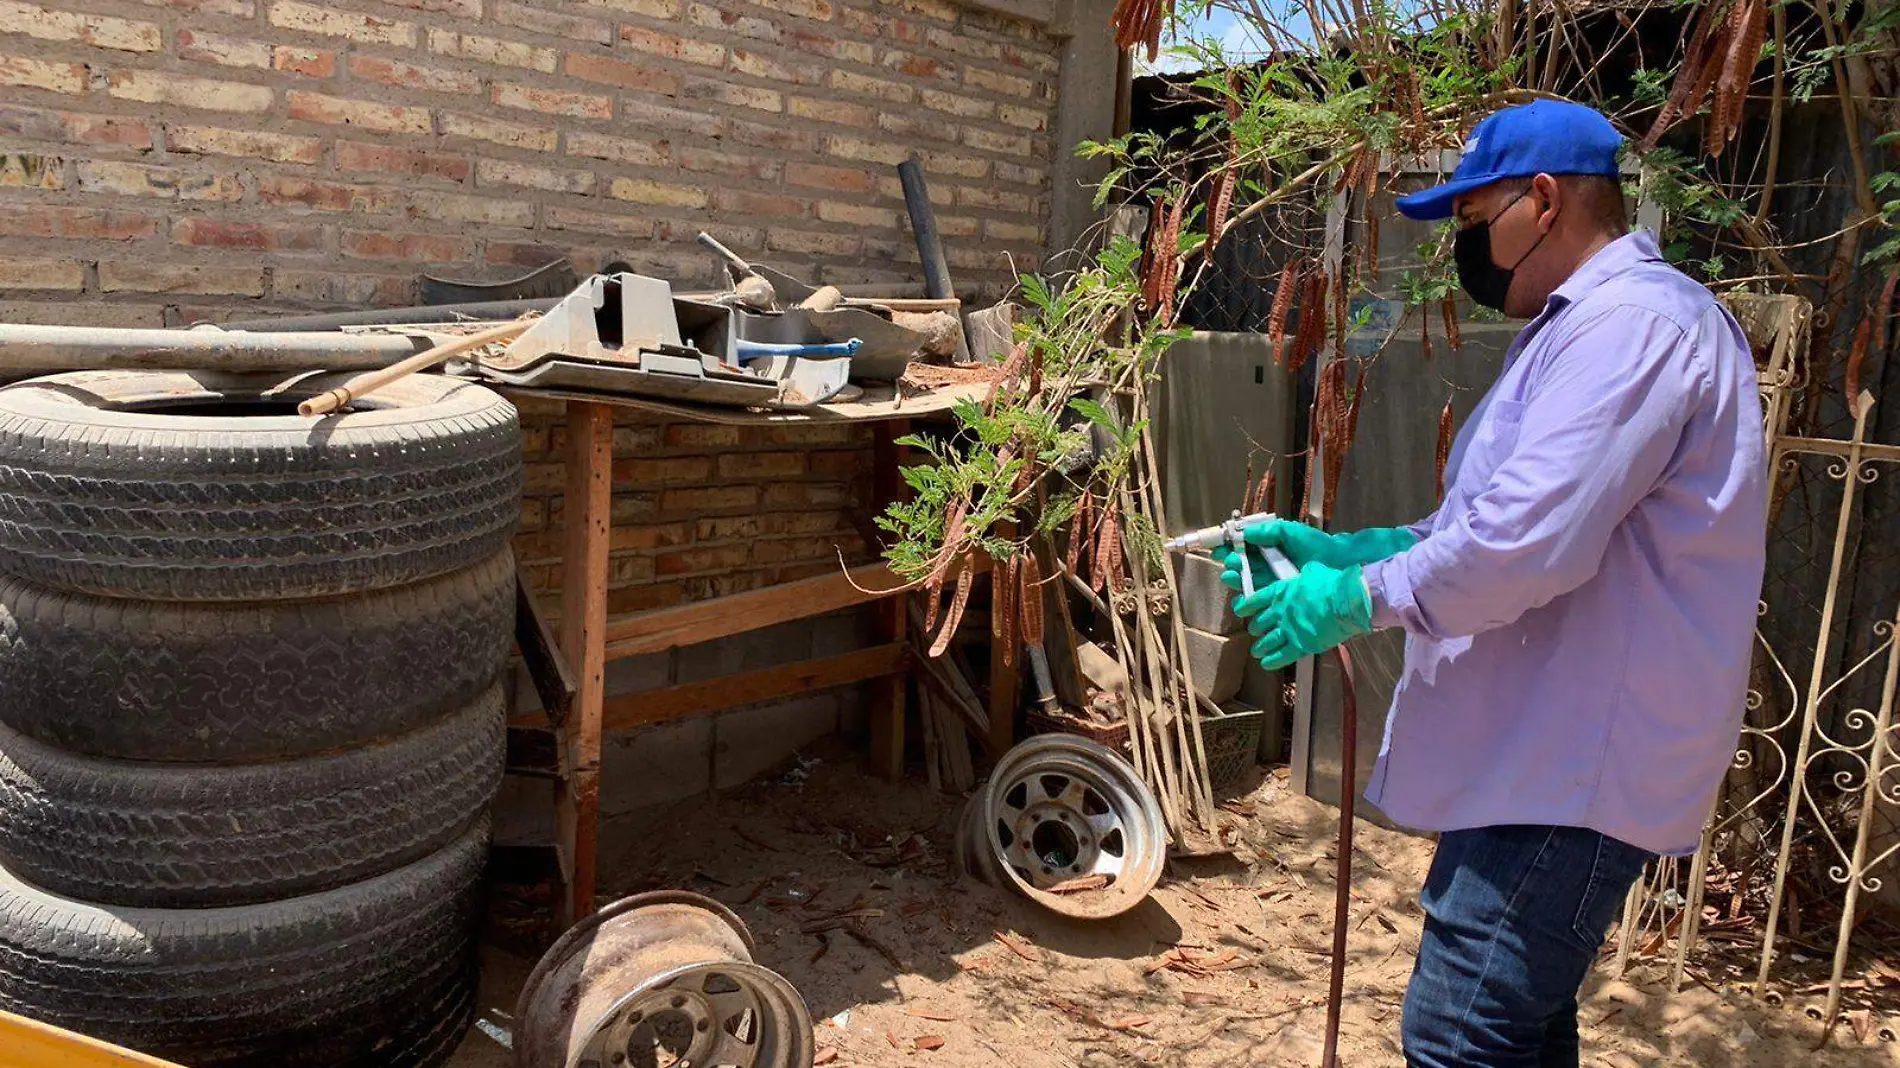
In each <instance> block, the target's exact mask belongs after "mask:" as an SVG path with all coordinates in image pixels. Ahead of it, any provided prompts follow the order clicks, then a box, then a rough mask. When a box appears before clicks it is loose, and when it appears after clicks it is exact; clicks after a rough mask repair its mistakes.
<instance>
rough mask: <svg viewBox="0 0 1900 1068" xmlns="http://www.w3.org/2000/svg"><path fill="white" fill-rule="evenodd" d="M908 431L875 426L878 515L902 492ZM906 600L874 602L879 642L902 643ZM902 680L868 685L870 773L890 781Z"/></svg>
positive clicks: (894, 772)
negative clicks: (901, 451)
mask: <svg viewBox="0 0 1900 1068" xmlns="http://www.w3.org/2000/svg"><path fill="white" fill-rule="evenodd" d="M909 429H910V423H909V420H892V421H889V422H880V423H878V424H877V440H876V444H875V446H874V451H873V454H872V456H873V460H874V466H873V469H872V471H873V473H872V506H873V508H874V509H875V510H876V511H879V512H882V511H883V509H884V506H885V505H887V504H889V503H890V502H892V501H894V500H897V499H898V495H899V494H900V493H902V492H903V490H904V478H903V475H902V474H900V473H899V467H900V465H901V463H902V460H901V458H900V457H899V455H898V446H897V439H898V438H900V437H902V436H903V435H904V434H906V433H908V432H909ZM906 597H907V595H905V594H898V595H897V596H895V597H886V598H885V599H884V600H882V601H880V602H878V606H877V612H878V632H879V640H880V641H885V642H901V641H903V640H904V635H905V631H906V630H907V629H908V627H909V623H910V620H909V615H908V613H907V612H906V611H905V607H904V605H905V600H906ZM906 680H907V676H905V675H893V676H891V677H890V678H888V679H879V680H878V681H877V682H875V683H872V684H871V710H870V711H871V714H870V721H871V723H870V726H871V770H872V772H873V773H875V774H877V775H879V776H881V777H883V778H885V779H889V780H891V781H893V782H895V781H896V780H897V779H899V778H901V777H902V776H903V774H904V688H905V685H906Z"/></svg>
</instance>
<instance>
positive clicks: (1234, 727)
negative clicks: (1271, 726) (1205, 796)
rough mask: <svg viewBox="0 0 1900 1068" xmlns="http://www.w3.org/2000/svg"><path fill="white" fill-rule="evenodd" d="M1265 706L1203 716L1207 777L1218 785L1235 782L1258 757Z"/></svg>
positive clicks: (1202, 738) (1264, 720)
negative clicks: (1220, 714)
mask: <svg viewBox="0 0 1900 1068" xmlns="http://www.w3.org/2000/svg"><path fill="white" fill-rule="evenodd" d="M1266 715H1267V713H1266V712H1265V710H1263V709H1252V710H1249V711H1246V712H1229V713H1228V714H1226V715H1224V716H1204V717H1202V719H1201V744H1202V745H1204V746H1205V747H1206V748H1207V779H1208V783H1209V784H1210V785H1212V786H1213V787H1214V788H1215V789H1219V788H1221V787H1225V786H1228V785H1231V784H1232V783H1234V782H1235V781H1236V780H1238V779H1239V778H1240V777H1241V776H1242V775H1245V774H1246V773H1247V769H1248V768H1251V767H1253V766H1254V764H1255V762H1256V761H1257V759H1258V757H1257V751H1258V750H1259V748H1260V731H1261V729H1262V728H1263V727H1265V726H1266Z"/></svg>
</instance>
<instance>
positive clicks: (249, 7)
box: [139, 0, 257, 19]
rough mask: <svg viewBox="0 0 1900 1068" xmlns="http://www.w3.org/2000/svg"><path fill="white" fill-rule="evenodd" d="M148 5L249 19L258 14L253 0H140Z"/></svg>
mask: <svg viewBox="0 0 1900 1068" xmlns="http://www.w3.org/2000/svg"><path fill="white" fill-rule="evenodd" d="M139 3H141V4H144V5H145V6H147V7H168V8H171V9H172V10H173V11H191V12H203V13H205V14H208V15H230V16H231V17H232V18H239V19H248V18H255V17H256V16H257V6H256V5H255V4H253V3H252V2H251V0H139Z"/></svg>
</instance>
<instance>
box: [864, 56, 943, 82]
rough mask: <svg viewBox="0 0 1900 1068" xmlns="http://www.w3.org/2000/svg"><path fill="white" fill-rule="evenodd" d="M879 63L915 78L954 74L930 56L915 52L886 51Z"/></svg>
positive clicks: (887, 68) (888, 68) (885, 67)
mask: <svg viewBox="0 0 1900 1068" xmlns="http://www.w3.org/2000/svg"><path fill="white" fill-rule="evenodd" d="M879 65H880V66H882V67H883V68H884V69H885V70H894V71H896V72H897V73H899V74H908V75H910V76H911V77H913V78H943V79H949V78H951V77H953V76H954V75H953V74H952V72H950V71H949V70H947V69H945V68H944V67H943V66H942V65H941V64H939V63H938V62H937V61H936V60H934V59H931V58H930V57H929V56H920V55H917V54H916V53H914V52H886V53H884V57H883V59H881V60H880V61H879Z"/></svg>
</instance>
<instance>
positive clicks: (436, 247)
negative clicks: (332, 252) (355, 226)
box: [340, 230, 475, 263]
mask: <svg viewBox="0 0 1900 1068" xmlns="http://www.w3.org/2000/svg"><path fill="white" fill-rule="evenodd" d="M340 245H341V247H342V250H343V254H344V255H345V256H356V257H359V258H361V259H368V260H405V261H409V262H412V263H457V262H461V261H464V260H472V259H474V258H475V242H473V241H471V240H469V239H467V238H464V237H445V236H443V235H441V234H403V233H390V232H389V231H387V230H345V231H343V236H342V239H341V241H340Z"/></svg>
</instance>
